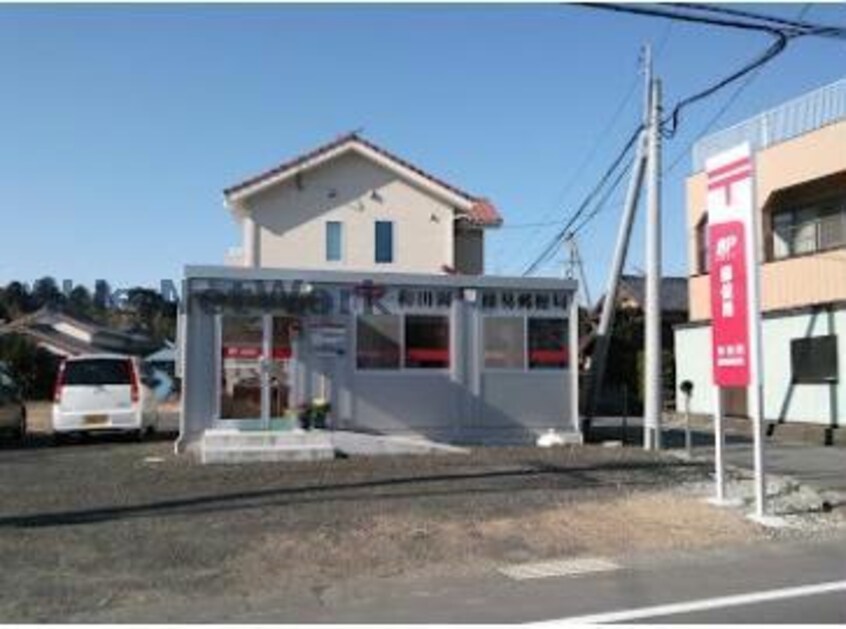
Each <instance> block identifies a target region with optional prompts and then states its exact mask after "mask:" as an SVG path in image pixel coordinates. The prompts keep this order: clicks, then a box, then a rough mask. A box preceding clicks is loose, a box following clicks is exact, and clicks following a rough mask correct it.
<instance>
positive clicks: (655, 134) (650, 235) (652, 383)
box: [643, 79, 662, 450]
mask: <svg viewBox="0 0 846 629" xmlns="http://www.w3.org/2000/svg"><path fill="white" fill-rule="evenodd" d="M648 131H649V139H648V143H647V153H648V155H647V189H646V205H647V212H646V304H645V306H646V307H645V308H644V312H645V319H646V321H645V327H646V330H645V338H644V350H645V357H644V359H645V362H644V392H645V393H644V395H645V399H644V409H643V446H644V448H645V449H647V450H660V449H661V394H662V382H661V375H662V374H661V81H660V79H653V80H652V85H651V98H650V111H649V127H648Z"/></svg>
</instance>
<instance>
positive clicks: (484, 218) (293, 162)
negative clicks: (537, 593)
mask: <svg viewBox="0 0 846 629" xmlns="http://www.w3.org/2000/svg"><path fill="white" fill-rule="evenodd" d="M349 142H356V143H358V144H360V145H362V146H365V147H367V148H368V149H370V150H371V151H374V152H375V153H379V154H380V155H382V156H383V157H385V158H387V159H389V160H390V161H392V162H394V163H396V164H397V165H399V166H401V167H402V168H404V169H406V170H410V171H412V172H413V173H415V174H417V175H419V176H420V177H423V178H425V179H427V180H428V181H430V182H431V183H433V184H435V185H436V186H439V187H441V188H444V189H446V190H448V191H449V192H451V193H453V194H455V195H457V196H459V197H462V198H463V199H465V200H467V201H468V202H470V203H471V204H472V205H471V206H470V208H469V210H467V211H466V218H467V220H468V221H469V222H471V223H473V224H475V225H480V226H485V227H489V226H497V225H500V224H502V217H501V216H500V214H499V212H498V211H497V209H496V207H495V206H494V205H493V203H491V202H490V201H489V200H488V199H485V198H483V197H477V196H475V195H472V194H469V193H468V192H465V191H464V190H462V189H460V188H458V187H456V186H454V185H452V184H449V183H447V182H445V181H444V180H442V179H439V178H438V177H435V176H434V175H432V174H430V173H428V172H426V171H425V170H423V169H421V168H418V167H417V166H415V165H413V164H411V163H410V162H408V161H406V160H404V159H402V158H401V157H398V156H397V155H394V154H393V153H391V152H390V151H388V150H386V149H384V148H382V147H381V146H378V145H376V144H373V143H372V142H370V141H369V140H365V139H364V138H362V137H361V136H359V135H358V134H356V133H348V134H346V135H342V136H340V137H338V138H336V139H335V140H332V141H331V142H327V143H326V144H323V145H321V146H318V147H317V148H315V149H314V150H311V151H309V152H307V153H304V154H302V155H299V156H298V157H295V158H293V159H290V160H288V161H286V162H283V163H282V164H279V165H278V166H274V167H273V168H271V169H269V170H266V171H264V172H263V173H260V174H258V175H255V176H254V177H250V178H249V179H246V180H244V181H242V182H240V183H237V184H235V185H233V186H230V187H228V188H226V189H225V190H224V191H223V194H224V195H225V196H227V197H229V196H231V195H233V194H237V193H238V192H241V191H243V190H245V189H247V188H249V187H251V186H254V185H256V184H259V183H262V182H263V181H266V180H268V179H271V178H273V177H276V176H277V175H281V174H282V173H284V172H285V171H288V170H290V169H292V168H296V167H297V166H300V165H301V164H305V163H306V162H309V161H310V160H312V159H315V158H317V157H320V156H321V155H323V154H325V153H328V152H330V151H333V150H335V149H337V148H339V147H341V146H343V145H344V144H347V143H349Z"/></svg>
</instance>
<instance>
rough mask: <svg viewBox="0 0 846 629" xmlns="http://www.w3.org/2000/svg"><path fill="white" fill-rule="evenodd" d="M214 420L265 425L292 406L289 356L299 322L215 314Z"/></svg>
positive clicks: (283, 414) (245, 426) (264, 316)
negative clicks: (217, 345)
mask: <svg viewBox="0 0 846 629" xmlns="http://www.w3.org/2000/svg"><path fill="white" fill-rule="evenodd" d="M219 325H220V332H219V338H220V357H219V359H220V363H219V368H220V369H219V373H220V393H219V412H218V419H219V420H220V421H221V423H223V424H224V425H232V423H234V424H236V425H237V426H239V427H243V428H247V427H250V428H262V427H264V428H266V427H268V426H270V425H271V424H270V420H271V419H272V418H280V417H284V416H285V415H286V412H287V411H288V410H289V409H290V408H291V405H292V401H291V400H292V389H293V378H292V377H291V371H292V370H291V361H292V359H293V356H294V344H295V342H294V340H295V336H296V330H297V329H298V327H299V322H298V320H297V319H296V318H293V317H285V316H274V315H252V316H242V315H223V316H222V317H221V318H220V324H219Z"/></svg>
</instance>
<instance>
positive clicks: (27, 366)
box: [0, 334, 59, 400]
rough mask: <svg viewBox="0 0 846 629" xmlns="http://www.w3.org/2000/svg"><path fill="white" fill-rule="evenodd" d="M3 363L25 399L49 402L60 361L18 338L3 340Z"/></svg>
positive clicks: (0, 357) (7, 336)
mask: <svg viewBox="0 0 846 629" xmlns="http://www.w3.org/2000/svg"><path fill="white" fill-rule="evenodd" d="M0 362H4V363H6V365H7V366H8V367H9V369H10V370H11V372H12V376H13V377H14V378H15V380H17V381H18V383H19V384H20V385H21V388H22V389H23V394H24V397H26V398H27V399H33V400H43V399H49V398H50V396H51V395H52V393H53V383H54V381H55V378H56V370H57V369H58V365H59V358H58V357H56V356H54V355H53V354H51V353H50V352H48V351H47V350H46V349H43V348H40V347H37V346H36V345H35V344H34V343H33V342H31V341H30V340H29V339H27V338H26V337H24V336H22V335H19V334H5V335H3V336H0Z"/></svg>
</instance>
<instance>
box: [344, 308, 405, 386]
mask: <svg viewBox="0 0 846 629" xmlns="http://www.w3.org/2000/svg"><path fill="white" fill-rule="evenodd" d="M365 316H376V317H396V318H397V319H398V320H399V335H398V345H399V352H398V356H399V360H398V361H397V366H396V367H361V366H360V365H359V363H358V347H359V342H358V328H359V325H360V324H361V317H365ZM353 322H354V323H353V348H352V349H353V353H352V355H353V370H354V371H355V372H363V373H367V374H396V373H400V372H402V371H403V354H404V352H405V322H404V317H403V313H385V312H382V313H366V312H356V313H354V314H353Z"/></svg>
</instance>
